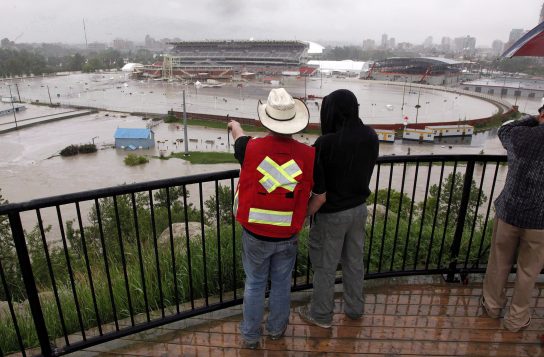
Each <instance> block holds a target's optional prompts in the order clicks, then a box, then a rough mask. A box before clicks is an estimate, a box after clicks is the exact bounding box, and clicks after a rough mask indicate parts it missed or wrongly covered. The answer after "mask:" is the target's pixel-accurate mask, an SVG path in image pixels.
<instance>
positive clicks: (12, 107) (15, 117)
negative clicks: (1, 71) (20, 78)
mask: <svg viewBox="0 0 544 357" xmlns="http://www.w3.org/2000/svg"><path fill="white" fill-rule="evenodd" d="M8 87H9V101H10V102H11V110H13V119H14V120H15V129H17V115H15V106H14V105H13V96H12V95H11V85H8Z"/></svg>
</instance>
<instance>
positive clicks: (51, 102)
mask: <svg viewBox="0 0 544 357" xmlns="http://www.w3.org/2000/svg"><path fill="white" fill-rule="evenodd" d="M47 94H49V104H51V105H53V101H52V100H51V92H50V91H49V86H47Z"/></svg>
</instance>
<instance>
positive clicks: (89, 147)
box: [78, 144, 96, 154]
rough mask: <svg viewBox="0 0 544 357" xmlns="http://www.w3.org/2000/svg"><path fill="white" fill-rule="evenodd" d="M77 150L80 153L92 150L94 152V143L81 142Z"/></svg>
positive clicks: (87, 152)
mask: <svg viewBox="0 0 544 357" xmlns="http://www.w3.org/2000/svg"><path fill="white" fill-rule="evenodd" d="M78 151H79V153H80V154H89V153H92V152H96V145H95V144H83V145H79V147H78Z"/></svg>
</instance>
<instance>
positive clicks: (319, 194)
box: [307, 139, 327, 216]
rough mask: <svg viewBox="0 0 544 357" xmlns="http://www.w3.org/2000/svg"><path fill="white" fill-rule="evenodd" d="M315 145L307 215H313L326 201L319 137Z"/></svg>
mask: <svg viewBox="0 0 544 357" xmlns="http://www.w3.org/2000/svg"><path fill="white" fill-rule="evenodd" d="M314 146H315V161H314V173H313V176H314V186H313V188H312V196H311V197H310V201H309V202H308V212H307V215H308V216H313V215H314V214H315V213H316V212H317V211H319V209H320V208H321V206H323V204H325V202H326V201H327V189H326V185H325V172H324V167H323V158H322V155H321V145H320V141H319V139H317V141H316V142H315V144H314Z"/></svg>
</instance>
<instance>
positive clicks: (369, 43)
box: [363, 38, 376, 51]
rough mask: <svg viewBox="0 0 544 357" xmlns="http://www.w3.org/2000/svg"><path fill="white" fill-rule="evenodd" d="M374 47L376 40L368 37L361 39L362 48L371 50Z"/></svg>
mask: <svg viewBox="0 0 544 357" xmlns="http://www.w3.org/2000/svg"><path fill="white" fill-rule="evenodd" d="M375 48H376V41H374V40H372V39H370V38H368V39H366V40H363V50H365V51H368V50H373V49H375Z"/></svg>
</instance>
